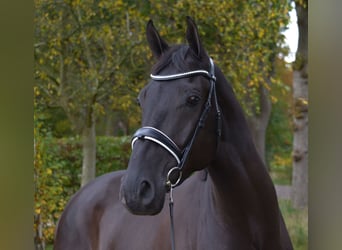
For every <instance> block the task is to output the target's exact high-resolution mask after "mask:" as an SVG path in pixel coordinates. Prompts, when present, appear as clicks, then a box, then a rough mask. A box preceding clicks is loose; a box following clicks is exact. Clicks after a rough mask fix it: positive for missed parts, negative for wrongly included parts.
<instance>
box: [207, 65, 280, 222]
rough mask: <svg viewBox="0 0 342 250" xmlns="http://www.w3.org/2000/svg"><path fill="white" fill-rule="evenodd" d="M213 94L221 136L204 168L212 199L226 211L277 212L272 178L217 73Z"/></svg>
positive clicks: (237, 104)
mask: <svg viewBox="0 0 342 250" xmlns="http://www.w3.org/2000/svg"><path fill="white" fill-rule="evenodd" d="M217 94H218V101H219V105H220V108H221V112H222V116H223V117H222V137H221V140H220V142H219V143H218V148H217V153H216V158H215V161H214V162H213V164H212V165H211V166H210V167H209V168H208V171H209V175H210V179H211V181H212V187H213V188H212V194H213V198H214V200H215V201H214V202H215V203H216V204H218V206H219V208H218V209H221V210H222V211H225V212H224V213H226V214H227V213H229V211H231V213H238V212H244V213H259V212H260V210H264V211H263V213H264V212H266V211H267V210H270V209H271V210H272V211H277V209H274V206H277V201H276V195H275V191H274V187H273V184H272V181H271V179H270V177H269V175H268V173H267V170H266V168H265V166H264V164H263V162H262V160H261V159H260V157H259V155H258V153H257V150H256V148H255V146H254V143H253V140H252V137H251V134H250V132H249V129H248V125H247V121H246V119H245V117H244V114H243V110H242V108H241V106H240V105H239V103H238V101H237V99H236V97H235V95H234V93H233V91H232V89H231V87H230V86H229V85H228V83H227V81H226V80H225V78H224V76H223V74H222V73H221V72H218V73H217ZM264 207H266V208H264ZM234 209H235V211H233V210H234ZM227 211H228V212H227ZM273 213H274V212H273ZM274 216H277V215H276V214H274Z"/></svg>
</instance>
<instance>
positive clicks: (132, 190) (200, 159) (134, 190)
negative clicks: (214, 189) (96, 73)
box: [120, 17, 219, 215]
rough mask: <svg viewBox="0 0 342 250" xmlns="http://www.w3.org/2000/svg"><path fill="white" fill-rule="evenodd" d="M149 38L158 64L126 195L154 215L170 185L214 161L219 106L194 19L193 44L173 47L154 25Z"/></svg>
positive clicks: (131, 204)
mask: <svg viewBox="0 0 342 250" xmlns="http://www.w3.org/2000/svg"><path fill="white" fill-rule="evenodd" d="M146 35H147V41H148V43H149V46H150V48H151V50H152V53H153V55H154V56H155V58H156V59H157V63H156V64H155V65H154V67H153V68H152V74H151V80H150V82H149V83H148V84H147V85H146V86H145V87H144V88H143V89H142V90H141V92H140V94H139V97H138V100H139V104H140V106H141V109H142V128H140V129H139V130H138V131H137V132H136V133H135V135H134V136H133V140H132V149H133V150H132V154H131V157H130V160H129V164H128V168H127V171H126V175H125V176H124V178H123V180H122V184H121V192H120V195H121V200H122V201H123V203H124V204H125V206H126V207H127V208H128V209H129V210H130V211H131V212H132V213H133V214H141V215H154V214H157V213H159V212H160V211H161V209H162V208H163V204H164V199H165V194H166V193H167V192H168V191H169V189H170V183H171V185H174V186H175V185H180V184H181V183H182V182H183V181H184V180H185V179H186V178H187V177H189V176H190V175H191V173H193V172H194V171H197V170H201V169H204V168H206V166H207V165H208V164H209V163H210V162H211V161H212V160H213V159H214V155H215V150H216V144H217V136H215V135H216V133H217V121H216V117H217V114H218V112H219V107H218V104H217V97H216V92H215V91H216V90H215V80H216V79H215V74H214V72H215V68H214V64H213V62H212V60H211V59H210V58H209V56H208V55H207V53H206V51H205V50H204V49H203V47H202V44H201V41H200V38H199V34H198V30H197V27H196V24H195V23H194V21H193V20H192V19H191V18H189V17H188V18H187V32H186V39H187V42H188V44H187V45H175V46H169V45H168V44H167V43H166V42H165V41H164V40H163V39H162V38H161V36H160V35H159V33H158V31H157V29H156V28H155V27H154V25H153V23H152V21H149V22H148V24H147V29H146ZM215 108H216V110H215ZM171 169H172V170H171ZM170 170H171V171H170ZM173 170H175V171H173ZM171 172H172V173H171Z"/></svg>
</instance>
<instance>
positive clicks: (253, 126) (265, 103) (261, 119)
mask: <svg viewBox="0 0 342 250" xmlns="http://www.w3.org/2000/svg"><path fill="white" fill-rule="evenodd" d="M259 94H260V114H255V113H254V115H253V116H250V117H248V118H247V121H248V125H249V129H250V131H251V133H252V137H253V141H254V144H255V146H256V149H257V151H258V153H259V155H260V157H261V159H262V161H263V163H264V164H265V166H266V168H268V166H267V163H266V130H267V126H268V122H269V119H270V115H271V109H272V104H271V101H270V99H269V93H268V91H267V89H266V88H265V87H263V86H260V87H259Z"/></svg>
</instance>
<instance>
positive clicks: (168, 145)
mask: <svg viewBox="0 0 342 250" xmlns="http://www.w3.org/2000/svg"><path fill="white" fill-rule="evenodd" d="M138 139H144V140H149V141H152V142H154V143H157V144H158V145H160V146H162V147H163V148H164V149H166V150H167V151H168V152H169V153H170V154H171V155H172V156H173V157H174V158H175V159H176V161H177V164H180V162H181V158H182V151H181V150H180V149H179V148H178V146H177V145H176V143H174V141H173V140H171V139H170V137H168V136H167V135H166V134H165V133H163V132H162V131H160V130H159V129H156V128H153V127H142V128H140V129H138V130H137V131H136V132H135V133H134V135H133V139H132V142H131V145H132V149H133V147H134V143H135V142H136V141H137V140H138Z"/></svg>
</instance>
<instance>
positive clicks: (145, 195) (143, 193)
mask: <svg viewBox="0 0 342 250" xmlns="http://www.w3.org/2000/svg"><path fill="white" fill-rule="evenodd" d="M139 196H140V198H142V200H143V201H144V203H149V202H150V201H151V200H152V199H153V196H154V191H153V187H152V185H151V183H150V182H149V181H146V180H144V181H142V182H141V183H140V187H139Z"/></svg>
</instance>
